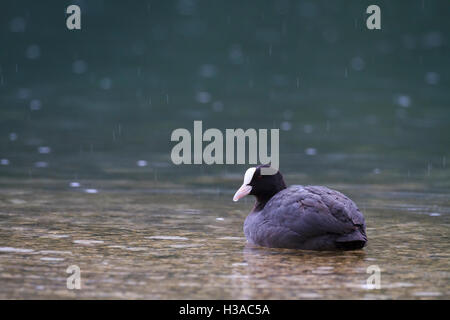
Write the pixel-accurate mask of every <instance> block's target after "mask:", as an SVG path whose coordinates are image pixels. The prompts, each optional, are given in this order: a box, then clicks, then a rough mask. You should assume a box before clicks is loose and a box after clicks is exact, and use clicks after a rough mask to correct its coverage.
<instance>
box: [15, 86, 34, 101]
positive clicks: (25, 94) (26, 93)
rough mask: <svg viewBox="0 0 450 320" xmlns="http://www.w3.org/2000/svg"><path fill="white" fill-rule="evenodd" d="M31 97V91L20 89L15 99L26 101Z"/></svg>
mask: <svg viewBox="0 0 450 320" xmlns="http://www.w3.org/2000/svg"><path fill="white" fill-rule="evenodd" d="M30 96H31V90H30V89H27V88H20V89H19V91H18V92H17V98H19V99H21V100H26V99H28V98H30Z"/></svg>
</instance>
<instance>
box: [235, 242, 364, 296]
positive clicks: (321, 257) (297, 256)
mask: <svg viewBox="0 0 450 320" xmlns="http://www.w3.org/2000/svg"><path fill="white" fill-rule="evenodd" d="M365 255H366V253H365V252H364V251H299V250H297V249H280V248H265V247H259V246H255V245H252V244H246V246H245V247H244V249H243V252H242V260H241V261H240V262H239V263H235V264H233V272H232V274H231V275H230V276H229V278H230V280H231V287H232V288H233V297H237V298H238V299H255V297H257V298H258V299H308V298H310V299H314V298H329V297H332V298H338V297H340V296H342V294H343V291H345V292H346V296H348V295H349V290H354V289H355V288H357V290H358V292H360V290H361V288H363V286H364V284H365V283H366V279H367V276H368V275H367V273H366V267H367V262H365V261H364V258H365ZM358 294H359V293H355V296H357V295H358Z"/></svg>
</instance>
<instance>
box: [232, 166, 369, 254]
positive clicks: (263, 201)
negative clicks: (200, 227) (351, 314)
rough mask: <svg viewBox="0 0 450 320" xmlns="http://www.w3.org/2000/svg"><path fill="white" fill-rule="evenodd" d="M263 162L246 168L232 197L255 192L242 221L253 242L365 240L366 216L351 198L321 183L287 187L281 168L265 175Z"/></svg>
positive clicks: (344, 245)
mask: <svg viewBox="0 0 450 320" xmlns="http://www.w3.org/2000/svg"><path fill="white" fill-rule="evenodd" d="M264 167H267V166H259V167H256V168H250V169H248V170H247V172H246V173H245V176H244V183H243V184H242V186H241V187H240V188H239V190H238V191H237V192H236V194H235V195H234V198H233V200H234V201H238V200H239V199H240V198H242V197H244V196H246V195H248V194H250V195H254V196H255V197H256V204H255V207H254V208H253V210H252V211H251V212H250V214H249V215H248V216H247V218H246V219H245V223H244V233H245V236H246V237H247V240H248V241H249V242H250V243H252V244H257V245H260V246H264V247H275V248H296V249H306V250H354V249H361V248H362V247H364V246H365V245H366V242H367V236H366V230H365V229H366V224H365V221H364V216H363V215H362V213H361V211H359V209H358V207H357V206H356V205H355V203H354V202H353V201H352V200H350V199H349V198H348V197H346V196H345V195H343V194H342V193H340V192H338V191H335V190H332V189H328V188H327V187H322V186H291V187H289V188H286V184H285V183H284V180H283V176H282V175H281V173H280V172H279V171H277V172H276V173H275V174H273V175H263V174H262V173H261V168H264Z"/></svg>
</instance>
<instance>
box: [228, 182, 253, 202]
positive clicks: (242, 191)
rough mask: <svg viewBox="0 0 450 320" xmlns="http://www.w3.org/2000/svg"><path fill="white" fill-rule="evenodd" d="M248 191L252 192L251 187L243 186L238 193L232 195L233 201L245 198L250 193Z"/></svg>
mask: <svg viewBox="0 0 450 320" xmlns="http://www.w3.org/2000/svg"><path fill="white" fill-rule="evenodd" d="M250 191H252V186H249V185H247V184H243V185H242V186H241V187H240V188H239V189H238V191H236V193H235V194H234V197H233V201H234V202H236V201H238V200H239V199H241V198H243V197H245V196H246V195H248V194H249V193H250Z"/></svg>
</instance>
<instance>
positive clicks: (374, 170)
mask: <svg viewBox="0 0 450 320" xmlns="http://www.w3.org/2000/svg"><path fill="white" fill-rule="evenodd" d="M380 173H381V170H380V169H378V168H375V169H373V174H380Z"/></svg>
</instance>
